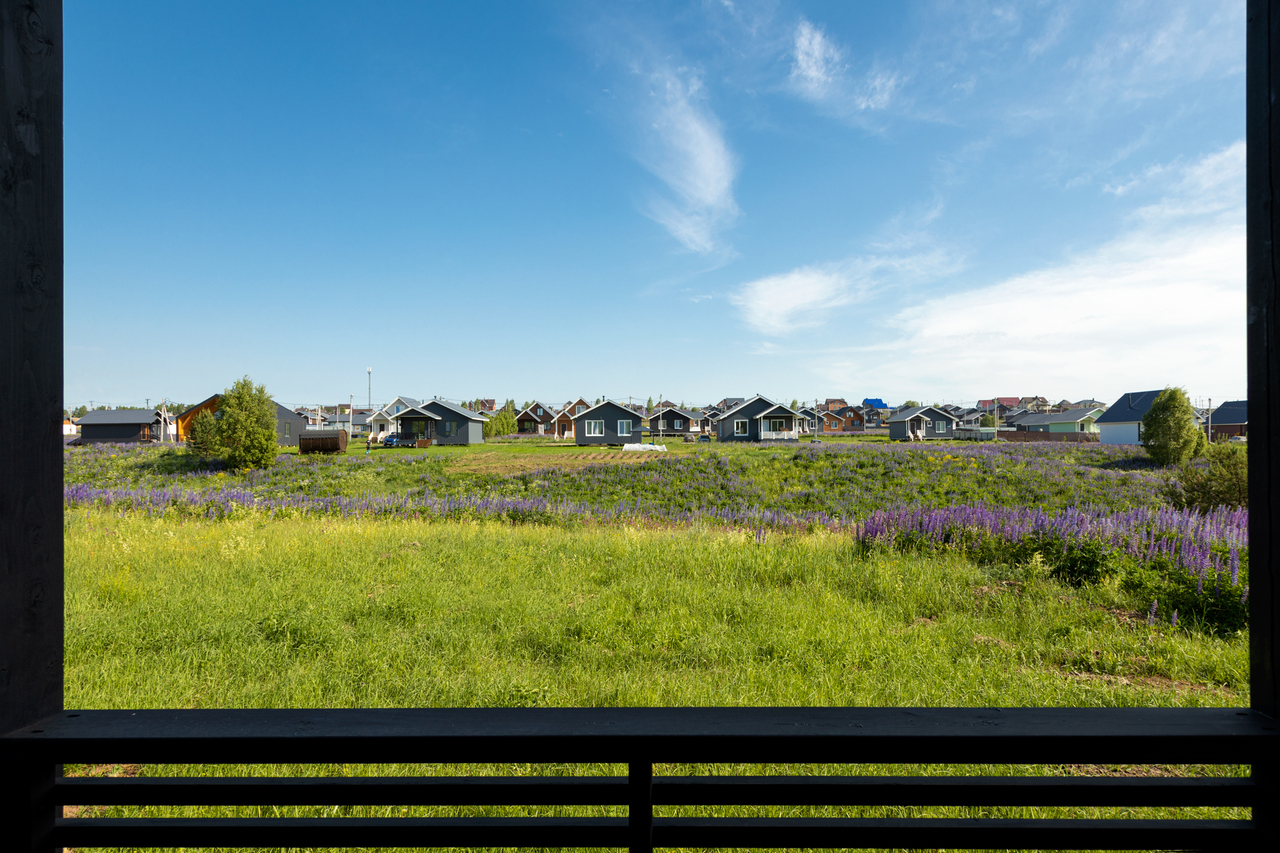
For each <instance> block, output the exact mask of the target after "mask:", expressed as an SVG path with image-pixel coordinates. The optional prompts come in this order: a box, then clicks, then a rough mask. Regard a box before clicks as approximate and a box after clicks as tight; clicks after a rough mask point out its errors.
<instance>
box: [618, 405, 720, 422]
mask: <svg viewBox="0 0 1280 853" xmlns="http://www.w3.org/2000/svg"><path fill="white" fill-rule="evenodd" d="M623 408H626V406H625V405H624V406H623ZM663 412H675V413H676V414H677V415H680V416H682V417H683V418H684V419H685V420H688V421H696V420H701V419H702V415H700V414H698V413H697V412H691V411H689V410H688V409H682V408H680V407H679V406H663V407H662V408H659V409H654V410H653V414H651V415H649V417H651V418H656V417H657V416H658V415H660V414H662V413H663Z"/></svg>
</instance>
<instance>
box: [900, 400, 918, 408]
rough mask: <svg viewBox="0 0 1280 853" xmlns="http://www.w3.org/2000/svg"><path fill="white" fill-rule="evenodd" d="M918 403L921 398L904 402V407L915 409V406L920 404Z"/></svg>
mask: <svg viewBox="0 0 1280 853" xmlns="http://www.w3.org/2000/svg"><path fill="white" fill-rule="evenodd" d="M918 405H920V401H919V400H908V401H907V402H905V403H903V404H902V407H903V408H904V409H913V408H915V407H916V406H918Z"/></svg>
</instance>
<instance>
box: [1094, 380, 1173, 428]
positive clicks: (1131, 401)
mask: <svg viewBox="0 0 1280 853" xmlns="http://www.w3.org/2000/svg"><path fill="white" fill-rule="evenodd" d="M1163 392H1164V389H1163V388H1161V389H1159V390H1156V391H1131V392H1129V393H1127V394H1123V395H1121V397H1120V399H1119V400H1116V401H1115V402H1114V403H1112V404H1111V408H1109V409H1107V411H1106V412H1105V413H1103V415H1102V417H1100V418H1098V420H1097V421H1096V423H1099V424H1127V423H1132V422H1133V421H1140V420H1142V416H1143V415H1145V414H1146V413H1147V411H1148V410H1149V409H1150V408H1151V404H1152V403H1154V402H1155V401H1156V397H1159V396H1160V395H1161V394H1162V393H1163Z"/></svg>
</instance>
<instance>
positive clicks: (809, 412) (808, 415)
mask: <svg viewBox="0 0 1280 853" xmlns="http://www.w3.org/2000/svg"><path fill="white" fill-rule="evenodd" d="M797 414H798V415H800V421H799V423H800V431H801V432H806V433H809V434H813V432H814V431H815V430H817V428H818V410H817V409H815V408H814V407H813V406H802V407H801V408H800V409H799V410H798V411H797Z"/></svg>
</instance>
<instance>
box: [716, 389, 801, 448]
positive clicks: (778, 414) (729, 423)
mask: <svg viewBox="0 0 1280 853" xmlns="http://www.w3.org/2000/svg"><path fill="white" fill-rule="evenodd" d="M799 419H800V414H799V413H798V412H796V411H795V410H793V409H790V408H788V407H787V406H784V405H782V404H781V403H775V402H773V401H772V400H770V399H769V398H768V397H763V396H760V395H759V394H757V395H756V396H754V397H752V398H751V399H750V400H745V401H743V402H742V403H739V404H738V405H737V406H734V407H733V408H732V409H729V410H728V411H726V412H725V413H724V414H723V415H721V416H720V417H719V418H717V419H716V438H717V439H719V440H720V441H799V440H800V430H799V429H798V427H797V425H796V421H797V420H799Z"/></svg>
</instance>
